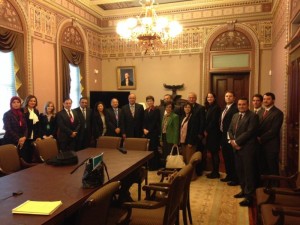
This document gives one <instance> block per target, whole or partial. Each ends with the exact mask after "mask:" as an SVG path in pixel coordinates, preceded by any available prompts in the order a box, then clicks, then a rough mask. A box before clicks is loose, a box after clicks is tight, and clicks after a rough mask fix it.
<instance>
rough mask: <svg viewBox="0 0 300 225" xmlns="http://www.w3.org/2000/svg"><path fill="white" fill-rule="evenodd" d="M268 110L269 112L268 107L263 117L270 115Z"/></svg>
mask: <svg viewBox="0 0 300 225" xmlns="http://www.w3.org/2000/svg"><path fill="white" fill-rule="evenodd" d="M268 112H269V110H267V109H266V110H265V111H264V114H263V119H264V118H266V116H267V115H268Z"/></svg>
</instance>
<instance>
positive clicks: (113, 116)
mask: <svg viewBox="0 0 300 225" xmlns="http://www.w3.org/2000/svg"><path fill="white" fill-rule="evenodd" d="M110 105H111V108H109V109H107V114H106V115H107V132H106V134H107V135H108V136H116V137H121V128H120V121H121V111H122V110H121V109H120V108H118V107H119V101H118V99H116V98H113V99H112V100H111V101H110Z"/></svg>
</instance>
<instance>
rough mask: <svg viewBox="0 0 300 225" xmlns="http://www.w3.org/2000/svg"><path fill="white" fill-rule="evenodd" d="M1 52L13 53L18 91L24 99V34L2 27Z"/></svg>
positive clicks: (0, 31)
mask: <svg viewBox="0 0 300 225" xmlns="http://www.w3.org/2000/svg"><path fill="white" fill-rule="evenodd" d="M0 51H3V52H10V51H13V53H14V56H15V80H16V91H17V93H18V95H19V96H20V97H21V98H22V97H23V98H24V97H25V96H26V89H25V88H26V85H22V84H24V83H25V84H26V74H25V63H24V37H23V34H21V33H18V32H15V31H12V30H8V29H5V28H3V27H0Z"/></svg>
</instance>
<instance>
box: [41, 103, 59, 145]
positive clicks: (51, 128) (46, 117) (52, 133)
mask: <svg viewBox="0 0 300 225" xmlns="http://www.w3.org/2000/svg"><path fill="white" fill-rule="evenodd" d="M40 123H41V137H42V138H43V139H47V138H56V132H57V126H56V116H55V107H54V103H53V102H51V101H48V102H46V104H45V106H44V112H43V113H41V114H40Z"/></svg>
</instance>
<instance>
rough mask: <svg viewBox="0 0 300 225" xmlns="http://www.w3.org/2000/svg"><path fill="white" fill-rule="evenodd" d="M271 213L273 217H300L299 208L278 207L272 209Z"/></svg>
mask: <svg viewBox="0 0 300 225" xmlns="http://www.w3.org/2000/svg"><path fill="white" fill-rule="evenodd" d="M272 213H273V215H274V216H285V215H286V216H294V217H300V208H299V207H280V206H275V207H273V208H272Z"/></svg>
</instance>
